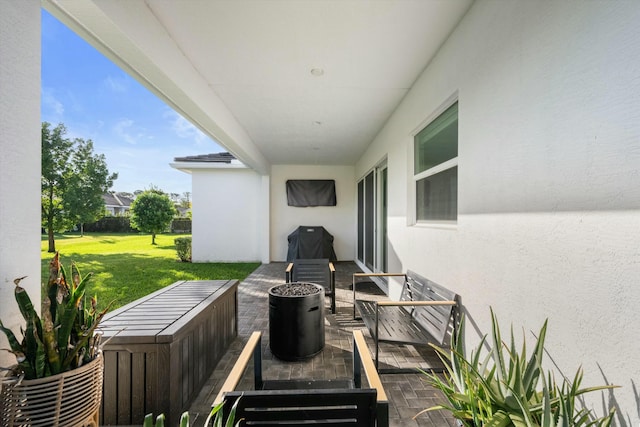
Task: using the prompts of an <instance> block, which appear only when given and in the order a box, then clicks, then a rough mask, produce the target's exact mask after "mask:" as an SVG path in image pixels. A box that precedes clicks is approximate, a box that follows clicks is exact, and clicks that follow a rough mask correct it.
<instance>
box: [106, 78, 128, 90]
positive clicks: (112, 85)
mask: <svg viewBox="0 0 640 427" xmlns="http://www.w3.org/2000/svg"><path fill="white" fill-rule="evenodd" d="M127 83H128V82H127V80H126V79H124V78H122V77H113V76H107V78H106V79H104V80H103V84H104V85H105V86H106V87H107V88H108V89H110V90H111V91H113V92H116V93H125V92H127V90H128V84H127Z"/></svg>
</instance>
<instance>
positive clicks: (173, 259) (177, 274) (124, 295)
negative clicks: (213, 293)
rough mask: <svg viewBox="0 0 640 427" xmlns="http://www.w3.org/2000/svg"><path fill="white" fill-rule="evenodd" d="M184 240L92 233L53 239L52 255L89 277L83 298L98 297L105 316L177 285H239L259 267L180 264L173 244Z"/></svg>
mask: <svg viewBox="0 0 640 427" xmlns="http://www.w3.org/2000/svg"><path fill="white" fill-rule="evenodd" d="M184 236H188V234H159V235H157V236H156V245H151V236H150V235H145V234H100V233H91V234H85V235H84V236H80V235H79V234H64V235H56V250H57V251H58V252H59V253H60V260H61V262H62V264H63V266H64V267H65V269H66V270H67V271H69V267H70V265H71V262H72V261H74V262H75V263H76V264H77V266H78V268H79V269H80V272H81V273H82V274H83V275H86V274H88V273H90V272H92V273H93V277H92V278H91V280H90V282H89V286H88V291H87V296H94V295H95V296H97V297H98V306H99V307H101V308H104V307H106V306H107V305H108V304H109V303H111V306H110V310H114V309H116V308H118V307H121V306H123V305H125V304H127V303H129V302H131V301H134V300H136V299H138V298H141V297H143V296H145V295H148V294H150V293H152V292H154V291H156V290H158V289H160V288H163V287H165V286H167V285H170V284H172V283H174V282H176V281H178V280H216V279H238V280H243V279H244V278H245V277H247V276H248V275H249V274H250V273H251V272H252V271H253V270H255V269H256V268H258V266H259V265H260V263H183V262H180V260H179V259H178V256H177V254H176V250H175V245H174V243H173V241H174V239H175V238H177V237H184ZM47 249H48V242H47V236H43V237H42V244H41V259H42V283H46V282H47V280H48V277H49V261H50V260H51V258H52V257H53V254H52V253H49V252H47Z"/></svg>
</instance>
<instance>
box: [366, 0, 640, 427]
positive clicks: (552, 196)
mask: <svg viewBox="0 0 640 427" xmlns="http://www.w3.org/2000/svg"><path fill="white" fill-rule="evenodd" d="M638 22H640V3H638V2H637V1H620V2H615V3H611V2H607V1H592V2H580V3H576V2H569V3H567V2H526V1H519V2H504V1H477V2H476V3H475V4H474V5H473V6H472V8H471V10H470V11H469V13H468V14H467V16H466V17H465V18H464V19H463V21H462V22H461V24H460V26H459V27H458V28H457V30H456V31H455V32H454V34H453V35H452V36H451V37H450V38H449V40H448V41H447V42H446V43H445V45H444V46H443V47H442V48H441V50H440V52H439V54H438V56H437V57H436V58H435V59H434V60H433V61H432V62H431V64H430V65H429V66H428V67H427V69H426V70H425V72H424V73H423V74H422V75H421V77H420V78H419V80H418V81H417V82H416V84H415V86H414V88H413V89H412V91H411V92H410V94H409V95H408V96H407V97H406V98H405V99H404V100H403V102H402V104H401V105H400V107H399V108H398V109H397V110H396V112H395V113H394V115H393V117H392V118H391V119H390V120H389V121H388V123H387V124H386V125H385V127H384V129H383V130H382V131H381V133H380V134H379V135H378V137H377V138H376V140H375V141H374V142H373V143H372V145H371V146H370V148H369V150H368V151H367V153H366V154H365V155H364V156H363V158H362V159H361V161H360V162H359V163H358V165H357V169H356V175H357V176H359V175H361V174H362V173H364V171H366V170H367V169H369V168H370V167H372V166H373V165H374V164H375V162H376V161H377V160H378V159H380V158H382V157H384V156H385V155H387V156H388V171H389V239H390V253H391V255H390V263H391V264H390V266H391V268H392V269H397V270H403V271H404V270H407V269H413V270H416V271H418V272H420V273H422V274H424V275H425V276H427V277H429V278H431V279H433V280H435V281H436V282H439V283H441V284H443V285H445V286H447V287H449V288H451V289H454V290H455V291H457V292H458V293H459V294H461V295H462V298H463V303H464V308H465V311H466V312H467V314H468V316H469V321H470V322H469V323H470V324H469V327H468V331H467V333H468V335H467V340H468V341H469V342H470V343H476V342H477V341H478V339H479V338H478V337H479V335H478V331H482V332H484V333H486V332H489V325H490V319H489V307H490V306H493V307H494V308H495V310H496V312H497V314H498V316H499V319H500V320H501V321H502V323H503V324H504V327H508V325H509V323H511V322H513V324H514V325H515V326H516V330H521V329H520V328H522V327H523V328H524V329H525V330H526V331H529V330H534V331H537V330H538V329H539V328H540V326H541V325H542V323H543V321H544V319H545V318H549V321H550V324H549V331H548V334H547V345H548V350H549V352H550V354H551V355H552V356H553V358H554V362H555V363H557V366H559V367H560V369H562V370H563V372H564V373H565V374H568V375H573V373H574V372H575V370H576V369H577V368H578V367H579V366H580V365H582V366H583V367H584V369H585V380H584V382H583V385H585V386H588V385H595V384H603V383H614V384H617V385H620V386H622V389H619V390H616V391H615V392H614V393H613V394H612V395H609V394H605V395H604V396H603V397H601V396H600V395H599V394H596V395H594V396H592V397H591V398H590V399H589V402H590V403H591V404H593V406H594V408H595V409H596V410H597V411H598V412H599V413H602V405H603V404H602V402H605V404H606V405H608V406H617V407H618V409H619V414H618V421H619V425H625V426H634V427H635V426H637V425H639V424H640V397H638V389H640V384H639V382H640V363H639V362H638V355H639V354H640V340H638V331H640V316H638V307H640V286H639V282H638V280H639V279H638V278H639V277H640V243H639V242H640V102H638V100H640V78H639V76H640V60H639V59H638V58H640V26H638V25H637V23H638ZM456 94H457V96H458V99H459V108H460V113H459V188H458V196H459V199H458V202H459V215H458V222H457V226H455V227H452V228H438V227H435V226H410V225H408V220H407V217H408V206H409V203H408V197H410V196H409V195H410V194H413V193H412V191H413V190H411V186H410V184H409V183H410V180H411V169H412V167H411V164H412V163H411V150H412V147H411V144H412V133H413V132H415V131H416V130H418V129H419V128H420V126H423V125H424V122H425V120H426V119H427V118H429V117H430V116H432V115H433V114H434V112H435V111H436V110H438V109H439V107H440V106H441V105H442V104H443V103H444V102H445V101H446V100H447V99H449V98H450V97H451V96H456ZM527 333H528V332H527ZM529 336H530V334H529ZM547 362H548V364H549V365H551V363H550V359H547Z"/></svg>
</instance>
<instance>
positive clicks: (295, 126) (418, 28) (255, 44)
mask: <svg viewBox="0 0 640 427" xmlns="http://www.w3.org/2000/svg"><path fill="white" fill-rule="evenodd" d="M471 3H472V0H388V1H387V0H340V1H337V0H236V1H227V0H224V1H222V0H209V1H205V0H111V1H100V0H84V1H77V0H44V1H43V4H44V7H45V8H46V9H47V10H48V11H49V12H50V13H52V14H53V15H54V16H56V17H57V18H58V19H60V20H61V21H62V22H64V23H65V24H66V25H68V26H69V27H70V28H71V29H73V30H74V31H76V32H77V33H78V34H79V35H80V36H81V37H83V38H84V39H86V40H87V41H88V42H89V43H91V44H92V45H93V46H94V47H96V48H97V49H98V50H99V51H101V52H102V53H103V54H105V55H106V56H107V57H109V58H110V59H111V60H113V61H114V62H115V63H116V64H118V65H119V66H120V67H122V68H123V69H124V70H125V71H127V72H128V73H130V74H131V75H132V76H133V77H134V78H136V79H137V80H139V81H140V82H141V83H142V84H144V85H145V86H146V87H148V88H149V89H150V90H151V91H153V92H154V93H155V94H156V95H158V96H159V97H160V98H161V99H163V100H164V101H165V102H167V103H168V104H169V105H170V106H172V107H173V108H174V109H176V110H177V111H178V112H179V113H181V114H182V115H183V116H184V117H185V118H186V119H188V120H190V121H191V122H192V123H194V124H195V125H196V126H198V127H199V128H200V129H201V130H202V131H203V132H205V133H206V134H208V135H209V136H211V137H212V138H213V139H214V140H216V141H217V142H219V143H220V145H222V146H224V147H225V148H226V149H228V150H229V151H230V152H231V153H233V154H234V155H235V156H236V157H237V158H238V159H240V160H241V161H242V162H244V163H245V164H247V165H249V166H250V167H252V168H254V169H255V170H256V171H258V172H259V173H263V174H268V173H269V170H270V166H271V165H273V164H323V165H331V164H336V165H349V164H354V163H355V162H356V161H357V160H358V158H359V157H360V156H361V155H362V153H363V152H364V150H365V149H366V147H367V146H368V144H369V143H370V142H371V141H372V139H373V138H374V137H375V135H376V134H377V133H378V132H379V131H380V129H381V128H382V126H383V125H384V123H385V122H386V120H387V119H388V118H389V116H390V115H391V114H392V113H393V111H394V110H395V109H396V107H397V106H398V104H399V102H400V101H401V100H402V98H403V97H404V96H405V94H406V93H407V91H408V90H409V89H410V88H411V86H412V85H413V83H414V81H415V80H416V78H417V77H418V76H419V75H420V73H421V72H422V70H423V69H424V68H425V67H426V66H427V64H428V63H429V61H430V60H431V59H432V58H433V56H434V55H435V54H436V52H437V51H438V49H439V47H440V46H441V45H442V43H443V42H444V41H445V40H446V39H447V37H448V36H449V35H450V34H451V32H452V31H453V30H454V28H455V27H456V25H457V24H458V23H459V22H460V20H461V19H462V17H463V16H464V14H465V13H466V11H467V10H468V9H469V7H470V5H471ZM189 154H202V153H189ZM167 161H168V162H169V161H171V159H167Z"/></svg>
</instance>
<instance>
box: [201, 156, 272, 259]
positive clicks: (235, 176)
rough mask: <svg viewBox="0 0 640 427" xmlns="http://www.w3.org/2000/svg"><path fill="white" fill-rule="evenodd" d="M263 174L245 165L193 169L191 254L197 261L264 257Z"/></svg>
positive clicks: (266, 214) (265, 212) (265, 214)
mask: <svg viewBox="0 0 640 427" xmlns="http://www.w3.org/2000/svg"><path fill="white" fill-rule="evenodd" d="M261 191H262V177H261V176H260V175H258V174H257V173H256V172H254V171H252V170H251V169H246V168H235V169H234V168H231V169H230V168H217V169H216V168H210V169H194V170H193V171H192V193H193V194H192V205H193V208H192V221H193V222H192V255H193V261H194V262H252V261H261V260H263V254H262V253H261V250H260V248H261V239H262V238H263V237H262V236H263V235H264V233H263V231H262V230H260V227H262V226H263V224H262V222H263V221H262V217H263V216H268V214H269V213H268V207H264V206H263V200H264V199H265V197H266V196H263V195H262V193H261Z"/></svg>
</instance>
